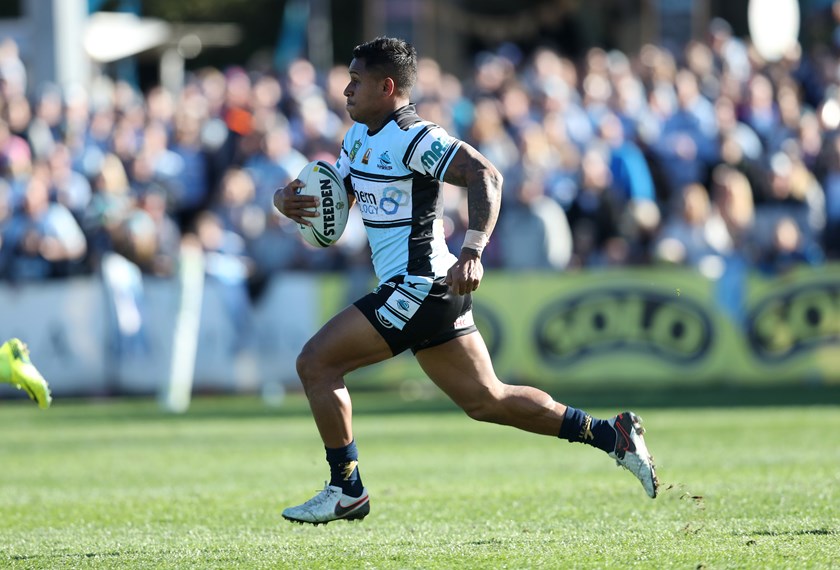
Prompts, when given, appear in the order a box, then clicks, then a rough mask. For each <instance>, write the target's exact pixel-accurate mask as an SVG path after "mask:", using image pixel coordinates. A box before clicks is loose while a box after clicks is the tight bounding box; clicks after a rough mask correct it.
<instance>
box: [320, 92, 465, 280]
mask: <svg viewBox="0 0 840 570" xmlns="http://www.w3.org/2000/svg"><path fill="white" fill-rule="evenodd" d="M460 145H461V141H459V140H458V139H455V138H453V137H451V136H449V134H448V133H447V132H446V131H445V130H444V129H443V128H441V127H439V126H438V125H435V124H434V123H430V122H428V121H424V120H422V119H421V118H420V117H418V116H417V112H416V111H415V108H414V105H406V106H405V107H402V108H400V109H398V110H397V111H396V112H395V113H394V114H393V115H392V116H391V119H390V120H389V121H388V122H387V123H385V125H384V126H383V127H382V128H381V129H379V130H378V131H375V132H371V131H369V130H368V128H367V127H366V126H365V125H362V124H359V123H355V124H354V125H353V126H352V127H351V128H350V130H349V131H348V132H347V135H346V136H345V137H344V142H343V144H342V148H341V156H340V158H339V160H338V162H337V163H336V167H337V168H338V170H339V171H340V172H341V176H342V177H343V178H346V177H347V176H349V177H350V181H351V185H352V190H353V192H354V193H355V195H356V205H357V206H358V208H359V209H360V210H361V213H362V219H363V220H364V224H365V229H366V230H367V235H368V241H369V242H370V249H371V252H372V258H373V267H374V271H375V272H376V275H377V277H378V278H379V280H380V282H382V281H385V280H387V279H389V278H391V277H394V276H397V275H417V276H424V277H432V278H434V277H442V276H445V275H446V271H447V270H448V269H449V267H450V266H451V265H452V264H453V263H455V261H456V258H455V256H454V255H452V254H451V253H450V252H449V249H448V248H447V246H446V241H445V239H444V232H443V203H442V198H443V197H442V194H441V186H442V184H441V181H442V180H443V175H444V173H446V169H447V168H448V167H449V163H450V162H451V161H452V157H453V156H455V152H456V151H457V150H458V148H459V147H460Z"/></svg>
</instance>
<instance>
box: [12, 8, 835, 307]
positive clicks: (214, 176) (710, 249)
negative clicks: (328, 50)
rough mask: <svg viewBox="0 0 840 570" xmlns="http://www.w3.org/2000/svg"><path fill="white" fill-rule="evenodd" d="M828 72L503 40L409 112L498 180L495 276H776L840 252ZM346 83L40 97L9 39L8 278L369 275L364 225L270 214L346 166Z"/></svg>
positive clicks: (316, 79)
mask: <svg viewBox="0 0 840 570" xmlns="http://www.w3.org/2000/svg"><path fill="white" fill-rule="evenodd" d="M421 55H422V54H421ZM838 63H840V62H839V61H838V59H837V57H836V56H835V54H833V53H832V52H831V51H829V50H825V51H821V52H815V53H814V54H806V53H803V51H802V50H801V49H800V48H798V47H797V48H795V49H792V50H790V51H789V52H788V53H787V54H786V56H785V57H784V58H783V59H782V60H780V61H777V62H766V61H763V60H762V59H761V57H759V55H758V54H757V53H756V52H755V50H754V49H752V47H751V46H750V45H749V44H748V43H747V42H745V41H743V40H741V39H739V38H737V37H735V36H734V35H733V34H732V31H731V28H730V27H729V26H728V25H727V23H726V22H724V21H721V20H715V21H713V22H712V25H711V27H710V29H709V33H708V36H707V37H706V38H705V39H703V40H702V41H692V42H691V43H689V44H688V45H687V46H686V47H685V49H684V50H683V51H682V52H681V53H672V52H670V51H668V50H666V49H664V48H662V47H658V46H656V45H645V46H644V47H642V48H641V49H640V50H639V52H638V53H633V54H625V53H620V52H617V51H605V50H603V49H598V48H595V49H591V50H589V51H588V52H587V53H586V55H585V57H584V58H583V59H582V60H579V61H573V60H571V59H569V58H567V57H564V56H563V55H562V54H559V53H557V52H555V51H553V50H551V49H548V48H541V49H537V50H536V51H535V52H533V53H529V54H523V53H522V52H520V51H519V50H518V49H517V48H516V47H515V46H512V45H504V46H502V47H500V48H499V49H498V50H496V51H494V52H482V53H480V54H478V55H477V57H476V59H475V62H474V67H473V71H472V72H471V74H470V75H469V76H466V77H457V76H455V75H454V74H451V73H447V72H445V71H443V70H442V68H441V67H440V65H439V64H438V63H436V62H435V61H432V60H430V59H426V58H421V60H420V62H419V69H418V82H417V85H416V88H415V92H414V96H413V101H414V102H416V105H417V108H418V112H419V114H420V115H421V116H422V117H424V118H426V119H429V120H432V121H434V122H436V123H438V124H440V125H442V126H443V127H445V128H446V129H447V130H448V131H449V132H450V133H451V134H452V135H454V136H456V137H459V138H460V139H462V140H464V141H466V142H468V143H470V144H471V145H473V146H475V147H476V148H477V149H478V150H480V151H481V152H482V153H483V154H484V155H486V156H487V157H488V158H489V159H490V160H491V161H492V162H493V163H494V164H496V166H497V167H498V168H499V169H500V170H501V172H502V173H503V175H504V177H505V185H504V193H505V196H504V201H503V208H502V213H501V216H500V219H499V223H498V226H497V229H496V232H495V233H494V235H493V238H492V240H491V242H490V245H489V246H488V248H487V250H486V252H485V266H486V267H489V268H507V269H511V270H526V269H549V270H562V269H565V268H567V267H574V268H592V267H604V266H624V265H651V264H680V265H686V266H692V267H695V268H697V269H698V271H700V272H702V273H703V274H704V275H707V276H708V277H710V278H717V277H720V276H721V275H722V274H723V272H724V271H726V268H727V267H731V266H732V264H739V265H740V266H744V265H746V266H747V267H753V268H756V269H758V270H761V271H765V272H769V273H778V272H783V271H787V270H788V269H790V268H791V267H794V266H797V265H801V264H819V263H823V262H824V261H825V260H827V259H832V258H834V259H836V258H837V257H838V253H840V137H837V136H836V135H837V132H838V127H840V102H838V84H840V72H839V71H838V69H840V68H839V67H838ZM346 82H347V71H346V65H338V66H336V67H335V68H334V69H332V70H330V71H329V72H327V73H324V74H319V73H318V72H317V70H316V69H315V68H314V67H313V66H312V65H311V64H310V63H309V62H307V61H305V60H298V61H295V62H294V63H292V64H291V65H289V67H288V69H284V70H281V71H276V72H272V71H266V70H260V71H256V70H250V69H245V68H230V69H225V70H218V69H211V68H205V69H200V70H197V71H194V72H191V73H189V74H188V76H187V78H186V83H185V85H184V87H183V89H181V90H180V91H179V92H177V93H171V92H168V91H166V90H165V89H163V88H161V87H154V88H151V89H148V90H147V91H145V92H141V91H140V90H138V89H137V88H135V87H133V86H131V85H130V84H128V83H126V82H122V81H114V80H111V79H109V78H107V77H99V78H97V79H95V80H94V82H93V84H92V85H91V86H90V87H89V88H82V87H73V88H65V89H60V88H58V87H57V86H55V85H49V84H45V85H38V86H29V85H28V82H27V69H26V65H25V63H24V62H23V61H22V60H21V57H20V54H19V53H18V50H17V47H16V45H15V44H14V42H13V41H11V40H9V39H5V40H3V39H0V174H1V175H2V178H0V280H5V281H10V282H23V281H26V280H36V279H47V278H60V277H66V276H72V275H80V274H92V273H96V272H98V271H100V269H101V262H102V259H103V256H105V255H106V254H108V253H109V252H115V253H119V254H120V255H122V256H123V257H125V258H126V259H128V260H130V261H132V262H133V263H134V264H136V266H137V267H138V268H139V269H140V270H141V271H142V272H143V274H145V275H149V276H156V277H161V278H166V277H169V276H172V275H173V274H174V272H175V271H176V270H177V267H178V259H179V251H180V247H181V244H182V242H183V241H184V240H189V241H190V243H194V244H199V245H200V246H201V248H203V250H204V252H205V254H206V261H207V263H206V271H207V274H208V276H209V277H212V278H215V279H218V280H219V281H221V282H223V283H229V284H231V285H233V286H236V287H244V288H247V290H248V292H249V294H250V295H251V296H252V297H253V296H254V295H258V294H259V291H260V288H261V285H262V284H264V283H265V282H266V280H267V279H268V278H270V277H271V276H272V275H274V274H276V273H278V272H283V271H293V270H316V271H329V270H341V271H349V270H357V269H358V270H362V271H365V270H368V271H369V266H370V263H369V260H368V256H369V252H368V249H367V243H366V240H365V237H364V230H363V227H362V225H361V222H360V220H359V219H358V217H357V216H356V215H354V216H352V217H351V221H350V224H349V226H348V228H347V231H346V234H345V236H344V237H343V238H342V240H341V241H340V242H339V244H338V245H337V246H334V247H332V248H329V249H326V250H316V249H313V248H311V247H309V246H307V245H306V244H305V243H304V242H303V241H302V240H301V239H300V238H299V236H298V232H297V229H296V227H295V226H294V224H292V223H290V222H289V221H288V220H287V219H285V218H284V217H282V216H280V215H279V214H278V213H277V212H276V210H275V209H274V207H273V205H272V195H273V193H274V191H275V190H276V189H277V188H279V187H282V186H283V185H285V184H286V183H287V182H288V181H289V180H290V179H293V178H295V177H296V176H297V174H298V173H299V172H300V170H301V168H302V167H303V166H304V165H305V164H306V163H307V162H308V161H310V160H314V159H326V160H330V161H335V159H336V157H337V156H338V154H339V151H340V144H341V140H342V137H343V135H344V133H345V131H346V129H347V128H348V126H349V117H348V116H347V113H346V111H345V109H344V96H343V90H344V87H345V85H346ZM444 206H445V215H446V231H447V232H448V234H449V236H450V238H451V239H450V247H451V248H452V249H453V250H454V249H455V248H456V247H457V246H458V245H459V244H460V243H461V240H462V235H463V232H464V231H465V229H466V228H465V226H466V221H467V210H466V200H465V199H464V193H463V189H460V188H455V187H450V186H446V188H445V200H444Z"/></svg>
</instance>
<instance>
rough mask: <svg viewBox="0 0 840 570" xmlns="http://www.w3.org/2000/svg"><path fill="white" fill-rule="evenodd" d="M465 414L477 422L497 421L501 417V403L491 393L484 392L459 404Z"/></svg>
mask: <svg viewBox="0 0 840 570" xmlns="http://www.w3.org/2000/svg"><path fill="white" fill-rule="evenodd" d="M461 407H462V408H463V410H464V412H466V414H467V415H468V416H469V417H470V418H472V419H474V420H476V421H479V422H489V423H498V422H499V421H500V419H501V416H500V414H501V405H500V402H499V400H498V398H496V397H495V396H494V395H493V394H492V393H490V392H486V393H483V394H481V395H480V396H477V397H474V398H473V399H472V400H470V401H469V402H467V403H466V404H464V405H462V406H461Z"/></svg>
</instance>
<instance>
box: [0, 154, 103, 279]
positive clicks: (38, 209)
mask: <svg viewBox="0 0 840 570" xmlns="http://www.w3.org/2000/svg"><path fill="white" fill-rule="evenodd" d="M49 192H50V191H49V178H48V175H47V174H46V169H41V172H38V173H35V174H33V175H32V176H31V177H30V178H29V180H28V182H27V185H26V191H25V194H24V197H23V204H22V206H21V208H20V209H18V210H17V211H16V212H15V214H14V215H12V218H11V220H9V222H8V224H7V226H6V228H5V230H4V232H3V249H2V252H0V253H2V255H3V257H4V258H6V259H4V261H3V262H2V263H0V266H3V267H5V268H6V276H7V277H8V278H9V279H11V280H12V281H25V280H32V279H46V278H50V277H64V276H67V275H71V274H75V273H78V267H79V266H80V264H81V262H82V260H83V258H84V255H85V253H86V251H87V241H86V239H85V235H84V233H83V232H82V229H81V227H79V224H78V223H77V222H76V220H75V219H74V218H73V214H72V213H71V212H70V210H68V209H67V208H66V207H65V206H63V205H62V204H59V203H57V202H50V194H49Z"/></svg>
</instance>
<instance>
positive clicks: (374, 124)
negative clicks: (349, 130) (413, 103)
mask: <svg viewBox="0 0 840 570" xmlns="http://www.w3.org/2000/svg"><path fill="white" fill-rule="evenodd" d="M408 104H409V100H408V99H395V100H394V101H393V106H388V107H387V108H386V109H384V110H383V111H382V114H381V115H379V116H377V117H376V118H375V119H370V120H368V121H365V122H364V125H365V126H366V127H367V128H368V130H369V131H372V132H376V131H378V130H379V129H381V128H382V127H384V126H385V124H386V123H387V122H388V121H390V120H391V117H392V116H393V114H394V113H395V112H397V111H398V110H399V109H401V108H403V107H405V106H406V105H408Z"/></svg>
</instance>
